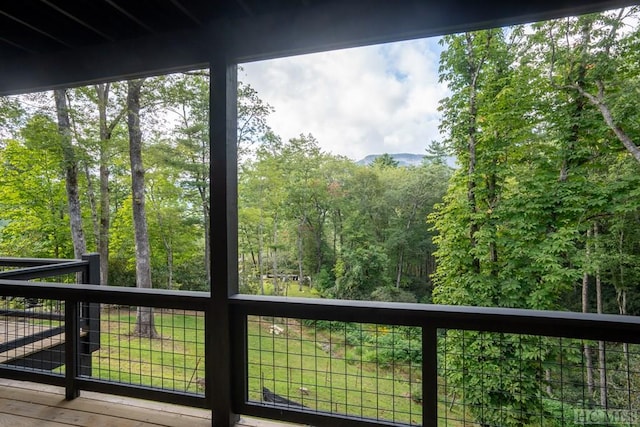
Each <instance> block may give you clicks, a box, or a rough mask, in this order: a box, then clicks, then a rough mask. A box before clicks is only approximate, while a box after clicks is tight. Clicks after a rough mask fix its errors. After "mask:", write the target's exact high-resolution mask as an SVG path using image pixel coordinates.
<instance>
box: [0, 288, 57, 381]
mask: <svg viewBox="0 0 640 427" xmlns="http://www.w3.org/2000/svg"><path fill="white" fill-rule="evenodd" d="M64 343H65V334H64V303H63V302H62V301H56V300H43V299H36V298H23V297H9V296H4V297H1V298H0V364H2V365H5V366H12V367H14V368H18V369H22V370H27V371H33V372H45V373H51V374H52V375H64V363H65V358H64Z"/></svg>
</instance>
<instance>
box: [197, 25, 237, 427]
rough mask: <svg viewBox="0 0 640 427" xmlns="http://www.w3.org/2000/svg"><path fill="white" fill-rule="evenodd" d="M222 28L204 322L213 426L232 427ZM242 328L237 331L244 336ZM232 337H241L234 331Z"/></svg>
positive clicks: (230, 163)
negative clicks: (208, 289)
mask: <svg viewBox="0 0 640 427" xmlns="http://www.w3.org/2000/svg"><path fill="white" fill-rule="evenodd" d="M225 31H228V27H227V26H224V25H221V26H220V28H218V29H216V31H215V32H214V34H213V35H212V38H213V40H212V43H211V46H212V51H211V62H210V66H211V70H210V76H211V82H210V95H209V102H210V111H211V113H210V119H209V125H210V136H211V141H210V144H211V170H210V194H211V202H210V206H211V218H210V221H211V222H210V225H211V227H210V230H211V238H210V245H211V246H210V249H211V250H210V254H211V259H210V260H209V261H210V263H211V264H210V265H211V300H210V304H209V310H208V312H207V316H206V331H207V333H206V338H205V348H206V355H207V360H206V365H205V372H206V378H205V396H206V398H207V400H208V401H209V402H210V404H211V409H212V424H213V425H214V426H221V427H227V426H233V425H235V423H236V422H237V421H238V419H239V417H238V416H237V415H236V414H235V413H234V411H233V407H232V406H233V395H232V393H233V391H232V390H233V385H232V381H242V379H241V378H232V368H233V367H232V360H233V358H234V357H237V355H232V347H231V346H232V342H231V333H232V324H231V319H230V310H229V296H230V295H234V294H237V293H238V249H237V248H238V243H237V240H238V236H237V234H238V225H237V217H238V201H237V200H238V197H237V185H238V184H237V181H238V176H237V141H236V139H237V136H236V134H237V122H238V120H237V115H238V112H237V90H238V80H237V79H238V77H237V65H236V64H231V63H229V62H228V60H227V54H226V50H225V49H226V48H227V46H226V33H225ZM241 329H242V328H239V330H241ZM234 333H238V331H235V332H234Z"/></svg>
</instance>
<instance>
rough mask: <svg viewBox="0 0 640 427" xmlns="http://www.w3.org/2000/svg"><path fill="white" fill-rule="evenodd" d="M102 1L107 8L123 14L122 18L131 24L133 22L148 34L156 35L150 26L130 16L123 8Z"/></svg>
mask: <svg viewBox="0 0 640 427" xmlns="http://www.w3.org/2000/svg"><path fill="white" fill-rule="evenodd" d="M104 1H105V2H106V3H107V4H108V5H109V6H111V7H112V8H114V9H115V10H117V11H118V12H120V13H121V14H123V15H124V16H126V17H127V18H129V19H130V20H131V21H132V22H135V23H136V24H138V25H139V26H140V27H142V28H144V29H145V30H147V31H148V32H150V33H152V34H156V33H157V32H156V30H154V29H153V28H151V27H150V26H148V25H147V24H145V23H144V22H142V21H141V20H140V19H138V18H136V17H135V16H133V15H132V14H130V13H129V12H128V11H127V10H126V9H125V8H123V7H122V6H120V5H118V4H117V3H115V2H114V1H113V0H104Z"/></svg>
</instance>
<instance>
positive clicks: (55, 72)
mask: <svg viewBox="0 0 640 427" xmlns="http://www.w3.org/2000/svg"><path fill="white" fill-rule="evenodd" d="M206 41H207V38H205V35H204V34H203V33H202V32H201V31H176V32H172V33H167V34H158V35H154V36H151V35H149V36H146V37H142V38H139V39H136V40H128V41H123V42H117V43H104V44H102V45H97V46H93V47H87V48H79V49H74V50H72V51H63V52H59V53H52V54H47V55H41V54H39V55H27V56H24V57H22V58H17V59H14V60H12V61H4V62H2V63H1V64H0V96H3V95H12V94H19V93H28V92H37V91H42V90H49V89H54V88H61V87H74V86H82V85H88V84H94V83H101V82H108V81H118V80H126V79H129V78H136V77H147V76H153V75H158V74H163V73H170V72H179V71H188V70H193V69H195V68H201V67H206V66H207V61H208V57H209V56H208V50H209V49H210V46H209V44H208V43H206Z"/></svg>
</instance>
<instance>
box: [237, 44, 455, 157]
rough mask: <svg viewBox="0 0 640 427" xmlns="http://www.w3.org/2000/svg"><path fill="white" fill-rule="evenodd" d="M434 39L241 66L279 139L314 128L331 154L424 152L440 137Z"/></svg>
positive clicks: (440, 93) (242, 76) (439, 93)
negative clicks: (268, 106)
mask: <svg viewBox="0 0 640 427" xmlns="http://www.w3.org/2000/svg"><path fill="white" fill-rule="evenodd" d="M440 50H441V47H440V46H439V45H438V41H437V39H435V38H430V39H423V40H413V41H408V42H399V43H392V44H385V45H377V46H370V47H364V48H354V49H345V50H339V51H333V52H324V53H317V54H311V55H304V56H297V57H291V58H282V59H277V60H270V61H261V62H253V63H247V64H243V65H242V68H243V70H242V71H240V74H239V79H240V80H241V81H243V82H245V83H249V84H251V86H253V88H254V89H256V90H257V91H258V95H259V96H260V98H262V99H263V100H264V101H266V102H268V103H269V104H271V105H272V106H273V107H274V108H275V113H273V114H272V115H271V116H270V117H269V119H268V122H269V125H270V126H271V128H272V129H273V130H274V131H275V133H276V134H278V135H280V136H281V137H282V138H283V139H285V140H287V139H289V138H293V137H296V136H298V135H300V134H301V133H304V134H307V133H311V134H313V136H315V137H316V139H317V140H318V141H319V143H320V145H321V147H322V148H323V149H324V150H325V151H328V152H331V153H333V154H341V155H345V156H347V157H350V158H351V159H353V160H360V159H361V158H363V157H364V156H366V155H367V154H381V153H415V154H425V149H426V147H427V146H428V144H429V142H431V141H432V140H434V139H440V136H439V131H438V122H439V117H440V116H439V113H438V110H437V108H438V101H439V100H440V99H441V98H443V97H445V96H446V95H447V90H446V87H445V86H444V85H442V84H440V83H438V58H439V54H440Z"/></svg>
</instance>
